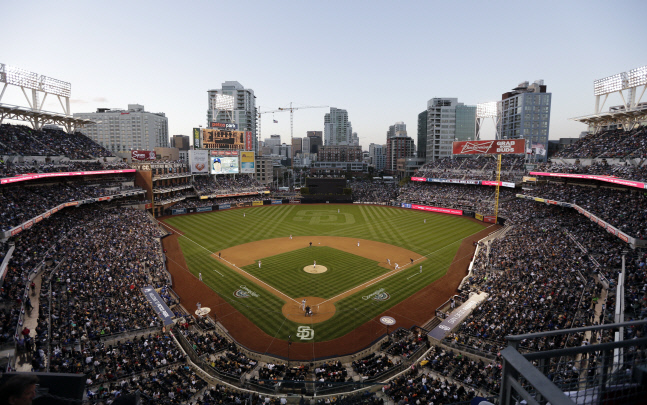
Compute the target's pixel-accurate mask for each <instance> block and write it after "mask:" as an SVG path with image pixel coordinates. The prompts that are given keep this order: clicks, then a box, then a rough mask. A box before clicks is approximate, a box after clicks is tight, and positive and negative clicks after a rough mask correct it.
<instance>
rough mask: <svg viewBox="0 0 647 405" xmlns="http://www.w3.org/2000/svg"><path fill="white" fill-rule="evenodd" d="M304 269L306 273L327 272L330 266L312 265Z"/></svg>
mask: <svg viewBox="0 0 647 405" xmlns="http://www.w3.org/2000/svg"><path fill="white" fill-rule="evenodd" d="M303 271H305V272H306V273H311V274H321V273H325V272H327V271H328V267H326V266H322V265H317V266H314V265H310V266H306V267H304V268H303Z"/></svg>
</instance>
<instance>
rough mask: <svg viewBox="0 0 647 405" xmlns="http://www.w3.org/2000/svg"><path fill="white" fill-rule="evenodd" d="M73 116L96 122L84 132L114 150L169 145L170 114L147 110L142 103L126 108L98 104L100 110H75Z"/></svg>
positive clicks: (164, 146)
mask: <svg viewBox="0 0 647 405" xmlns="http://www.w3.org/2000/svg"><path fill="white" fill-rule="evenodd" d="M74 117H75V118H83V119H88V120H92V121H94V122H96V124H95V125H87V126H86V127H84V128H83V129H81V132H82V133H84V134H85V135H87V136H88V137H89V138H90V139H92V140H93V141H95V142H96V143H98V144H99V145H101V146H103V147H104V148H106V149H108V150H110V151H111V152H126V151H129V150H151V151H152V150H154V149H155V148H157V147H162V148H167V147H168V145H169V136H168V118H166V115H165V114H164V113H151V112H148V111H145V110H144V106H143V105H139V104H128V109H127V110H120V109H116V108H97V112H93V113H75V114H74Z"/></svg>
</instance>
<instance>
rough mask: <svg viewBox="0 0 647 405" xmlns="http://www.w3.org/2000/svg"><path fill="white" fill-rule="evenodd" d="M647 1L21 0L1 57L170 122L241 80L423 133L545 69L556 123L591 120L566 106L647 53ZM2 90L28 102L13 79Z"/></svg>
mask: <svg viewBox="0 0 647 405" xmlns="http://www.w3.org/2000/svg"><path fill="white" fill-rule="evenodd" d="M646 15H647V2H645V1H644V0H643V1H639V0H636V1H615V2H608V1H607V2H603V1H541V2H527V1H505V2H504V1H487V2H484V1H459V2H450V1H443V2H438V1H400V2H393V1H370V2H368V1H317V2H314V1H271V2H270V1H244V0H243V1H227V2H222V1H191V2H181V1H174V2H167V1H156V2H152V1H151V2H146V1H139V2H130V1H129V2H125V1H111V2H94V1H64V0H63V1H58V2H51V1H29V0H26V1H20V2H18V1H12V2H5V4H3V6H2V11H1V12H0V37H1V38H3V41H2V47H1V48H0V49H1V51H0V63H5V64H8V65H13V66H17V67H21V68H24V69H27V70H30V71H33V72H36V73H38V74H44V75H47V76H50V77H54V78H57V79H60V80H64V81H68V82H71V83H72V100H73V101H72V112H73V113H74V112H91V111H95V110H96V108H98V107H112V108H126V107H127V105H128V104H129V103H130V104H133V103H138V104H143V105H144V106H145V108H146V110H147V111H151V112H164V113H166V115H167V117H168V120H169V133H170V135H174V134H184V135H189V134H190V132H191V128H193V127H197V126H198V125H203V126H204V125H205V124H206V110H207V90H209V89H213V88H220V86H221V83H222V82H224V81H227V80H236V81H238V82H240V83H241V84H242V85H243V86H245V87H246V88H251V89H253V90H254V92H255V94H256V96H257V100H256V104H257V106H260V108H261V110H273V109H277V108H278V107H286V106H289V104H290V102H293V103H294V106H296V107H298V106H308V105H310V106H319V105H325V106H331V107H337V108H343V109H346V110H348V114H349V119H350V120H351V122H352V124H353V131H354V132H357V133H358V135H359V137H360V143H361V144H362V146H363V148H364V149H368V144H369V143H371V142H376V143H384V142H385V141H386V131H387V130H388V127H389V125H393V124H394V123H395V122H397V121H404V122H405V124H407V129H408V132H409V136H411V137H413V138H414V139H416V131H417V117H418V114H419V113H420V112H422V111H423V110H425V109H426V105H427V101H428V100H429V99H431V98H434V97H457V98H458V99H459V101H460V102H463V103H465V104H467V105H475V104H477V103H481V102H487V101H496V100H499V99H500V97H501V94H502V93H504V92H506V91H508V90H510V89H512V88H513V87H515V86H516V85H517V84H518V83H520V82H523V81H529V82H533V81H534V80H537V79H543V80H544V81H545V84H546V85H547V86H548V91H549V92H551V93H552V94H553V104H552V111H551V123H550V138H551V139H558V138H560V137H573V136H577V135H579V133H580V132H581V131H584V130H585V129H586V128H585V126H584V125H582V124H579V123H577V122H573V121H571V120H569V118H572V117H577V116H581V115H587V114H591V113H593V108H594V101H595V99H594V96H593V80H595V79H599V78H602V77H605V76H609V75H612V74H616V73H620V72H624V71H627V70H630V69H633V68H636V67H639V66H643V65H646V64H647V46H646V45H645V42H644V38H645V37H646V34H647V26H646V25H645V24H644V18H645V16H646ZM645 99H647V95H646V96H643V101H647V100H645ZM1 102H2V103H6V104H18V105H26V101H25V98H24V96H23V94H22V92H21V91H20V89H19V88H16V87H11V88H8V89H7V91H6V92H5V95H4V97H3V98H2V101H1ZM620 103H621V99H620V97H618V96H613V97H610V100H609V101H607V104H606V107H608V106H610V105H617V104H620ZM606 107H605V109H606ZM45 109H47V110H51V111H56V112H61V107H60V106H59V105H58V101H57V100H56V99H55V98H53V97H52V98H51V99H48V102H47V103H46V105H45ZM326 111H327V109H324V108H321V109H305V110H300V111H296V112H295V114H294V135H295V136H305V133H306V131H308V130H319V131H322V130H323V116H324V113H325V112H326ZM289 118H290V117H289V113H277V114H274V115H273V114H264V115H263V119H262V138H266V137H269V136H270V135H271V134H280V135H281V137H282V140H283V141H284V142H287V141H289V136H290V119H289ZM273 119H275V120H277V121H278V122H279V123H278V124H274V123H273V122H272V120H273ZM484 131H485V134H486V137H488V136H487V135H490V136H491V135H492V134H493V131H494V128H493V125H492V123H491V122H489V123H487V124H486V126H485V129H484Z"/></svg>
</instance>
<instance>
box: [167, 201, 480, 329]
mask: <svg viewBox="0 0 647 405" xmlns="http://www.w3.org/2000/svg"><path fill="white" fill-rule="evenodd" d="M338 209H339V210H340V212H339V213H337V210H338ZM243 213H245V216H244V217H243ZM425 219H426V223H424V220H425ZM165 222H166V223H168V224H169V225H171V226H173V227H175V228H177V229H179V230H180V231H182V232H183V233H184V236H185V237H183V238H180V239H179V241H180V246H181V248H182V251H183V253H184V256H185V259H186V261H187V265H188V267H189V270H190V271H191V272H192V273H193V274H195V275H196V276H197V274H198V273H202V278H203V282H205V283H206V284H207V285H209V286H210V287H211V288H212V289H213V290H214V291H216V292H217V293H218V294H219V295H220V296H222V297H223V298H224V299H226V300H228V301H229V303H230V304H231V305H233V306H234V307H235V308H236V309H238V310H239V311H240V312H242V313H243V314H244V315H245V316H247V317H248V318H249V319H250V320H251V321H252V322H254V323H255V324H256V325H258V326H259V327H260V328H261V329H263V330H264V331H265V332H266V333H267V334H269V335H270V336H275V337H276V338H280V339H287V336H288V335H293V336H294V335H295V333H296V330H297V327H298V326H299V325H300V324H297V323H294V322H291V321H288V320H286V319H285V317H284V316H283V314H282V312H281V308H282V306H283V303H284V302H283V301H282V300H281V299H279V298H278V297H276V296H275V295H273V294H270V293H267V292H265V290H264V289H262V288H261V287H260V286H253V285H252V284H253V283H252V282H250V280H248V279H246V278H244V277H243V276H241V275H239V274H237V273H236V272H234V271H232V270H231V269H229V268H228V267H227V266H225V265H224V264H223V263H222V262H220V261H219V260H217V259H214V258H213V257H212V256H211V255H212V253H216V254H217V252H218V251H220V250H222V249H225V248H227V247H231V246H237V245H240V244H244V243H248V242H253V241H257V240H264V239H271V238H279V237H287V236H288V235H290V234H292V235H293V236H314V235H326V236H344V237H350V238H357V239H369V240H375V241H379V242H383V243H388V244H391V245H395V246H400V247H403V248H405V249H409V250H412V251H414V252H417V253H419V254H420V255H424V256H426V260H424V261H419V262H416V265H415V266H414V268H411V269H407V270H405V271H402V272H400V273H398V274H397V275H395V276H392V277H389V278H388V279H386V280H383V281H381V282H379V283H376V284H374V285H372V286H370V287H369V288H367V289H365V290H364V291H360V292H359V293H356V294H354V295H353V296H350V297H347V298H345V299H344V300H342V301H339V302H337V303H336V308H337V312H336V314H335V317H334V318H332V319H330V320H328V321H326V322H322V323H319V324H315V325H313V326H312V328H313V329H314V330H315V338H314V340H315V341H325V340H330V339H334V338H336V337H339V336H342V335H344V334H347V333H349V332H351V331H352V330H353V329H355V328H357V327H358V326H359V325H361V324H363V323H364V322H367V321H368V320H370V319H372V318H374V317H375V316H377V315H378V314H380V313H381V312H383V311H385V310H386V309H389V308H390V307H392V306H393V305H395V304H397V303H398V302H400V301H402V300H404V299H405V298H407V297H409V296H411V295H412V294H414V293H415V292H416V291H418V290H420V289H421V288H423V287H425V286H426V285H428V284H429V283H431V282H433V281H435V280H437V279H438V278H440V277H442V276H443V275H444V274H445V273H446V271H447V268H448V267H449V265H450V264H451V262H452V260H453V258H454V256H455V254H456V250H457V249H458V247H459V245H460V243H461V241H462V240H463V239H464V238H466V237H468V236H469V235H472V234H474V233H476V232H478V231H480V230H482V229H483V228H484V226H485V225H484V224H480V223H475V222H473V221H470V220H468V219H467V218H462V217H455V216H450V215H439V214H433V213H428V212H422V211H414V210H406V209H399V208H392V207H382V206H371V205H314V206H308V205H303V206H301V205H280V206H264V207H251V208H245V209H234V210H225V211H218V212H212V213H206V214H195V215H183V216H177V217H172V218H168V219H166V220H165ZM278 256H280V255H278ZM293 259H294V260H293ZM267 260H268V259H265V258H264V259H263V267H264V268H265V263H266V262H267ZM285 260H286V261H285V263H283V264H282V266H281V267H282V268H283V269H285V271H286V272H288V273H289V271H290V269H296V268H302V267H303V266H304V265H307V264H309V263H310V260H308V262H306V263H303V262H302V260H304V258H301V257H298V255H297V256H294V257H293V258H292V257H290V258H288V257H286V258H285ZM363 260H366V259H363ZM317 263H318V264H319V261H317ZM268 264H269V263H268ZM322 264H323V263H322ZM420 265H422V266H423V272H422V273H419V266H420ZM250 267H253V266H250ZM256 270H258V267H256ZM251 271H252V269H251V268H250V272H251ZM279 271H280V270H279ZM358 284H360V283H359V282H358ZM241 285H246V286H247V287H250V288H252V289H253V290H254V291H255V292H256V293H258V294H259V297H253V298H247V299H239V298H235V297H234V295H233V293H234V292H235V291H236V290H237V289H239V288H240V286H241ZM278 285H280V283H279V284H278ZM302 287H303V290H302V291H301V290H294V292H292V293H288V292H287V291H284V292H285V293H286V294H288V295H290V296H306V295H315V296H321V295H320V294H323V292H318V293H316V294H309V293H308V288H318V287H313V286H312V285H311V284H309V283H304V284H303V285H302ZM277 288H278V287H277ZM291 288H292V287H291ZM279 289H280V290H282V291H283V289H282V288H279ZM379 289H384V291H385V292H386V293H388V295H389V299H388V300H386V301H375V300H373V299H372V298H371V299H364V297H366V296H368V295H369V294H371V293H373V292H374V291H377V290H379ZM300 291H301V293H299V292H300ZM214 311H216V314H217V313H218V309H217V308H214ZM402 316H406V314H402Z"/></svg>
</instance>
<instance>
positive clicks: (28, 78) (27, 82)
mask: <svg viewBox="0 0 647 405" xmlns="http://www.w3.org/2000/svg"><path fill="white" fill-rule="evenodd" d="M4 82H5V83H7V84H11V85H14V86H20V87H26V88H28V89H32V90H38V75H37V74H36V73H34V72H30V71H28V70H25V69H21V68H18V67H15V66H7V65H5V75H4Z"/></svg>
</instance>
